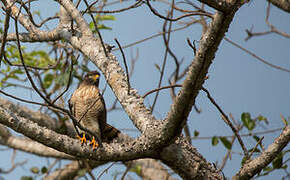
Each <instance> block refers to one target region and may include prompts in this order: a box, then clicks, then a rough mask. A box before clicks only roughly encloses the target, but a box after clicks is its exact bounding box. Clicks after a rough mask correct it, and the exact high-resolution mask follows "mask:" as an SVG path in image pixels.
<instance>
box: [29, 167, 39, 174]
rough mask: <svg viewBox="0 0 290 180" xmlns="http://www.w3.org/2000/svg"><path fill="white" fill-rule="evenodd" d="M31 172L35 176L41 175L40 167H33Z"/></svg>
mask: <svg viewBox="0 0 290 180" xmlns="http://www.w3.org/2000/svg"><path fill="white" fill-rule="evenodd" d="M30 171H31V172H32V173H33V174H38V173H39V169H38V167H32V168H30Z"/></svg>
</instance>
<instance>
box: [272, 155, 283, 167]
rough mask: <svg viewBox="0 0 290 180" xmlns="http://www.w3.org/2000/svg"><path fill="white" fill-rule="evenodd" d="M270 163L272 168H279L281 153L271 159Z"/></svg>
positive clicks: (281, 159)
mask: <svg viewBox="0 0 290 180" xmlns="http://www.w3.org/2000/svg"><path fill="white" fill-rule="evenodd" d="M272 165H273V168H274V169H279V168H281V167H282V165H283V154H282V152H280V153H279V154H278V156H277V157H276V158H275V159H274V160H273V161H272Z"/></svg>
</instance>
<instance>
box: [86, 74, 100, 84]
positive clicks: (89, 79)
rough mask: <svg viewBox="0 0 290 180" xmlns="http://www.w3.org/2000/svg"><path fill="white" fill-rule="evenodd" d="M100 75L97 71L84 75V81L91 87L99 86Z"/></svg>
mask: <svg viewBox="0 0 290 180" xmlns="http://www.w3.org/2000/svg"><path fill="white" fill-rule="evenodd" d="M99 80H100V73H99V72H98V71H91V72H88V73H87V74H86V75H85V78H84V81H85V82H86V83H88V84H91V85H96V86H98V85H99Z"/></svg>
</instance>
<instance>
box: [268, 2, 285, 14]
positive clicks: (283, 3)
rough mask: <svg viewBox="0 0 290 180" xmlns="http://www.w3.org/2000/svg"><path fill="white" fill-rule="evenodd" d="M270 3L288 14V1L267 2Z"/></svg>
mask: <svg viewBox="0 0 290 180" xmlns="http://www.w3.org/2000/svg"><path fill="white" fill-rule="evenodd" d="M268 1H269V2H270V3H272V4H273V5H275V6H276V7H277V8H279V9H282V10H283V11H286V12H288V13H290V1H289V0H268Z"/></svg>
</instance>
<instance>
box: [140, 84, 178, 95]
mask: <svg viewBox="0 0 290 180" xmlns="http://www.w3.org/2000/svg"><path fill="white" fill-rule="evenodd" d="M173 87H182V85H180V84H174V85H170V86H163V87H160V88H156V89H153V90H151V91H149V92H147V93H146V94H144V95H143V96H142V97H143V98H145V97H146V96H148V95H149V94H152V93H154V92H157V91H160V90H162V89H168V88H173Z"/></svg>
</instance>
